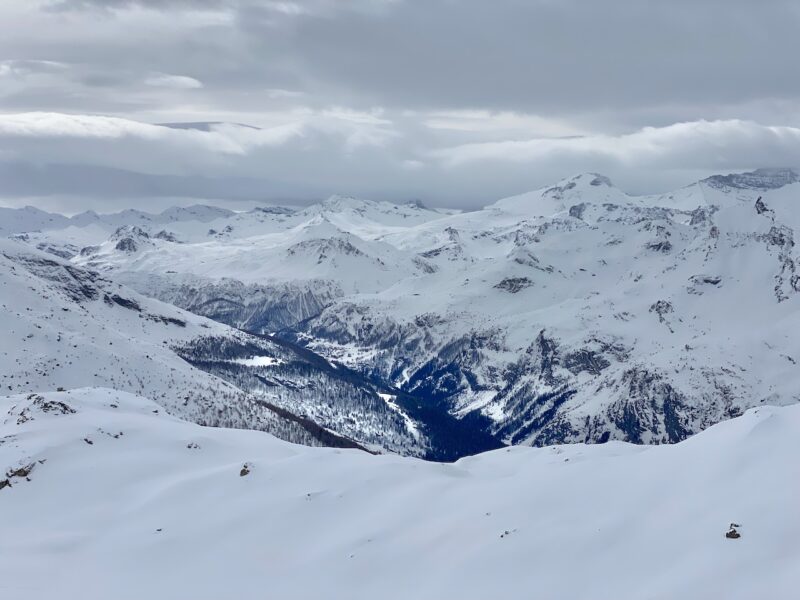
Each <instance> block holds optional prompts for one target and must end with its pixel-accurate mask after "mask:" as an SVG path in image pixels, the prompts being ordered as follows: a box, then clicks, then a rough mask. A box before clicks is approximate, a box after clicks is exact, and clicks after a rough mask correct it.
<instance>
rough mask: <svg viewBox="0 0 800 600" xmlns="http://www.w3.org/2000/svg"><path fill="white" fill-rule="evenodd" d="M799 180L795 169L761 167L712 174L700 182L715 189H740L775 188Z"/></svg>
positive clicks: (798, 174)
mask: <svg viewBox="0 0 800 600" xmlns="http://www.w3.org/2000/svg"><path fill="white" fill-rule="evenodd" d="M798 182H800V172H798V170H797V169H793V168H788V167H781V168H770V169H766V168H761V169H756V170H755V171H749V172H746V173H731V174H729V175H712V176H711V177H708V178H706V179H703V180H702V183H705V184H706V185H708V186H710V187H713V188H717V189H722V190H725V189H731V188H732V189H742V190H775V189H778V188H782V187H784V186H786V185H790V184H792V183H798Z"/></svg>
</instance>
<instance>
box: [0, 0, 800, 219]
mask: <svg viewBox="0 0 800 600" xmlns="http://www.w3.org/2000/svg"><path fill="white" fill-rule="evenodd" d="M0 22H4V23H12V24H13V27H10V28H7V29H6V31H5V32H4V35H3V36H1V37H0V164H2V168H0V196H5V197H7V198H8V197H11V196H15V195H40V194H44V193H47V194H53V193H58V191H59V181H63V189H62V191H64V192H66V190H70V193H72V192H77V193H80V194H84V195H93V196H97V197H99V196H103V195H105V196H109V197H111V196H114V195H115V194H114V192H115V191H116V195H125V194H126V193H129V194H139V195H157V194H165V192H167V191H168V192H169V194H170V195H194V194H197V193H198V191H199V192H200V194H201V195H203V194H205V195H215V196H216V195H218V194H220V193H225V190H229V193H228V194H227V195H230V196H239V197H253V198H256V197H257V198H278V197H280V198H286V197H290V198H297V199H310V198H312V197H317V196H318V195H325V194H328V193H339V192H341V193H355V194H360V195H370V196H375V197H389V198H397V199H403V198H413V197H419V198H422V199H424V200H427V201H430V202H433V203H442V204H449V205H459V206H467V207H471V206H477V205H480V204H482V203H484V202H488V201H491V200H493V199H495V198H497V197H500V196H502V195H505V194H510V193H516V192H519V191H522V190H525V189H529V188H532V187H536V186H538V185H545V184H547V183H550V182H551V181H553V180H555V179H559V178H561V177H564V176H567V175H569V174H571V173H574V172H577V171H584V170H592V171H603V172H605V173H607V174H608V175H610V176H611V177H612V178H614V179H615V180H616V181H618V182H619V183H620V185H622V186H623V187H626V188H627V189H629V190H631V191H635V192H647V191H657V190H663V189H666V188H669V187H675V186H678V185H681V184H684V183H688V182H689V181H691V180H693V179H696V178H698V177H701V176H704V175H706V174H709V173H711V172H718V171H732V170H739V169H748V168H752V167H758V166H796V165H798V164H800V142H799V141H798V128H800V108H798V107H800V78H797V77H793V76H790V75H791V73H793V72H794V71H795V70H796V66H795V63H796V56H797V55H798V54H800V41H798V40H799V39H800V38H798V36H797V35H796V32H797V31H798V26H800V8H799V7H798V5H797V3H796V2H794V1H790V0H766V1H755V0H725V1H723V0H693V1H689V0H675V1H673V2H669V3H665V2H658V1H655V0H609V1H608V2H596V1H590V0H558V1H556V0H526V1H523V0H500V1H498V2H485V1H484V0H430V1H427V2H425V3H424V4H423V3H419V2H413V1H411V0H346V1H345V0H303V1H298V0H295V1H289V0H287V1H277V0H258V1H256V0H192V1H188V0H6V1H5V2H3V3H2V5H0ZM181 122H192V123H209V122H211V123H229V124H228V125H225V124H216V125H211V126H205V125H196V126H195V127H194V128H192V127H183V128H175V127H163V126H160V125H158V124H159V123H181ZM233 123H240V124H246V125H250V126H251V127H241V126H236V125H233ZM87 169H89V170H90V171H91V173H93V175H92V176H91V177H88V176H86V173H88V171H87ZM43 170H46V171H47V172H48V173H49V175H50V178H49V181H47V182H46V183H43V182H42V181H41V180H42V177H41V174H42V173H43ZM77 172H80V173H82V175H80V176H79V175H75V173H77ZM69 173H72V174H69ZM100 173H103V175H100ZM193 179H194V181H192V180H193ZM115 181H117V182H118V183H117V184H116V185H115V184H114V183H113V182H115ZM198 181H202V182H203V185H199V184H198V183H197V182H198ZM211 182H215V183H211ZM203 190H207V191H205V192H203ZM110 201H111V200H110Z"/></svg>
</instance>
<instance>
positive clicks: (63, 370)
mask: <svg viewBox="0 0 800 600" xmlns="http://www.w3.org/2000/svg"><path fill="white" fill-rule="evenodd" d="M0 308H2V310H3V312H4V318H3V320H2V324H1V325H0V386H2V389H3V390H4V391H5V393H18V392H28V393H32V392H39V391H47V390H54V389H57V388H65V389H71V388H76V387H85V386H104V387H110V388H114V389H118V390H124V391H130V392H133V393H136V394H140V395H142V396H145V397H148V398H151V399H152V400H154V401H156V402H157V403H158V404H160V405H161V406H162V407H163V408H165V409H166V410H167V411H168V412H170V413H171V414H177V415H180V416H182V417H184V418H187V419H189V420H192V421H195V422H199V423H203V424H209V425H216V426H226V427H240V428H250V429H263V430H266V431H270V432H274V433H276V434H277V435H280V436H282V437H285V438H287V439H291V440H295V441H303V442H304V443H316V444H320V443H325V444H334V445H341V444H350V445H352V443H350V442H348V441H346V440H341V439H338V438H337V436H336V435H333V434H331V433H330V432H328V431H326V430H325V429H322V428H320V427H319V426H318V425H322V426H323V427H326V428H328V429H330V430H332V431H336V432H339V433H342V434H344V435H350V434H355V435H354V437H355V438H357V439H358V440H359V441H361V442H364V443H367V444H370V445H372V446H374V447H375V448H385V449H390V450H397V451H403V452H405V453H409V454H425V453H426V452H428V450H429V446H430V444H429V440H428V438H427V437H426V436H425V435H423V434H421V433H420V432H419V430H418V429H417V428H416V427H415V426H414V424H413V422H412V423H411V425H409V418H408V416H407V415H405V414H404V413H403V411H402V410H401V409H399V408H397V407H390V406H387V404H386V401H385V400H384V399H383V398H382V397H381V396H380V395H379V394H378V390H380V388H376V387H375V386H373V385H372V384H370V383H369V382H367V381H366V380H363V379H361V378H359V377H357V376H355V375H354V374H351V373H348V372H347V371H346V370H343V369H337V368H336V367H335V366H333V365H331V364H330V363H328V362H327V361H325V360H323V359H321V358H319V357H316V356H313V355H311V354H310V353H308V352H304V351H300V350H296V349H294V348H292V347H291V346H287V345H286V344H285V343H283V342H280V343H276V342H273V341H270V340H267V339H263V338H258V337H254V336H251V335H249V334H246V333H244V332H241V331H237V330H234V329H231V328H230V327H228V326H226V325H222V324H220V323H216V322H214V321H210V320H208V319H206V318H204V317H199V316H196V315H193V314H191V313H188V312H185V311H182V310H180V309H177V308H175V307H173V306H170V305H168V304H164V303H161V302H158V301H155V300H151V299H148V298H144V297H142V296H140V295H139V294H136V293H135V292H132V291H131V290H128V289H126V288H124V287H122V286H120V285H118V284H115V283H112V282H110V281H108V280H105V279H103V278H102V277H100V276H99V275H97V274H96V273H92V272H89V271H85V270H82V269H79V268H77V267H75V266H73V265H71V264H70V263H68V262H65V261H63V260H60V259H57V258H55V257H52V256H50V255H47V254H44V253H41V252H38V251H36V250H31V249H30V248H29V247H28V246H26V245H24V244H22V243H21V242H15V241H10V240H0ZM281 409H283V410H286V411H289V412H288V413H286V412H283V411H282V410H281ZM298 417H300V418H298ZM309 419H310V421H309ZM356 424H357V426H356Z"/></svg>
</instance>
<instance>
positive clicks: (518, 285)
mask: <svg viewBox="0 0 800 600" xmlns="http://www.w3.org/2000/svg"><path fill="white" fill-rule="evenodd" d="M532 285H533V281H531V280H530V279H528V278H527V277H509V278H507V279H503V281H501V282H500V283H498V284H497V285H496V286H494V287H496V288H497V289H500V290H505V291H506V292H508V293H510V294H516V293H517V292H519V291H521V290H524V289H525V288H527V287H531V286H532Z"/></svg>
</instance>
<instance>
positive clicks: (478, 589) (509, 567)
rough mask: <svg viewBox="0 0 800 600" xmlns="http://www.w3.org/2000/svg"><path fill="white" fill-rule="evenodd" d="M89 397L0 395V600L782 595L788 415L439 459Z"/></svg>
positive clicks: (788, 571) (789, 467)
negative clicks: (635, 441) (658, 440)
mask: <svg viewBox="0 0 800 600" xmlns="http://www.w3.org/2000/svg"><path fill="white" fill-rule="evenodd" d="M160 408H161V407H160V406H159V405H158V404H155V403H153V402H151V401H149V400H146V399H144V398H141V397H137V396H134V395H131V394H129V393H126V392H121V391H115V390H105V389H97V388H94V389H83V390H80V389H79V390H72V391H69V392H64V393H57V392H51V393H46V394H24V395H14V396H9V397H0V465H2V466H3V468H4V471H2V472H0V529H1V530H2V531H3V535H2V536H0V556H2V557H3V559H2V560H0V581H1V582H2V584H0V585H2V588H1V589H2V592H3V593H2V596H3V597H4V598H9V599H10V598H13V599H14V600H34V599H35V600H39V599H41V598H60V599H63V600H78V599H80V600H106V599H108V598H114V599H115V600H128V599H130V600H140V599H142V598H170V599H182V598H192V599H193V600H218V599H219V598H243V599H249V598H263V597H271V598H296V599H301V598H303V599H305V598H348V599H353V600H358V599H362V598H387V599H393V598H410V597H413V598H420V599H425V600H427V599H430V600H433V599H440V598H453V597H455V598H461V599H464V600H471V599H476V600H478V599H481V600H483V599H485V598H494V597H519V596H520V595H521V590H526V591H525V592H522V595H523V596H525V594H532V595H534V596H536V597H542V598H570V599H573V598H586V599H593V600H605V599H609V600H610V599H615V600H619V599H631V600H633V599H640V598H664V599H667V598H684V599H686V600H694V599H698V600H699V599H706V598H726V599H729V600H749V599H752V598H770V599H776V600H783V599H786V600H788V599H789V598H793V597H795V596H796V594H797V590H798V587H800V546H798V544H797V539H798V537H800V520H798V519H797V518H796V514H797V507H798V505H799V504H800V483H799V482H800V471H798V462H797V456H798V455H800V407H799V406H792V407H784V408H775V407H761V408H757V409H753V410H750V411H748V412H747V413H746V414H745V415H743V416H741V417H738V418H735V419H733V420H730V421H728V422H726V423H722V424H719V425H716V426H714V427H712V428H710V429H708V430H707V431H704V432H702V433H700V434H699V435H697V436H696V437H694V438H692V439H689V440H686V441H684V442H681V443H679V444H677V445H674V446H660V447H642V446H632V445H629V444H623V443H618V442H612V443H610V444H606V445H602V446H598V445H589V446H585V445H580V444H578V445H567V446H558V447H548V448H537V449H532V448H513V449H506V450H499V451H496V452H491V453H486V454H482V455H480V456H476V457H471V458H467V459H462V460H460V461H458V462H456V463H455V464H452V465H447V464H440V463H430V462H422V461H418V460H415V459H408V458H400V457H396V456H370V455H368V454H366V453H364V452H360V451H357V450H333V449H321V448H304V447H302V446H295V445H291V444H287V443H286V442H282V441H279V440H276V439H275V438H273V437H271V436H269V435H265V434H263V433H260V432H254V431H235V430H226V429H209V428H203V427H198V426H197V425H194V424H190V423H187V422H185V421H180V420H178V419H175V418H173V417H169V416H167V415H165V414H164V413H163V411H162V410H160Z"/></svg>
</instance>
